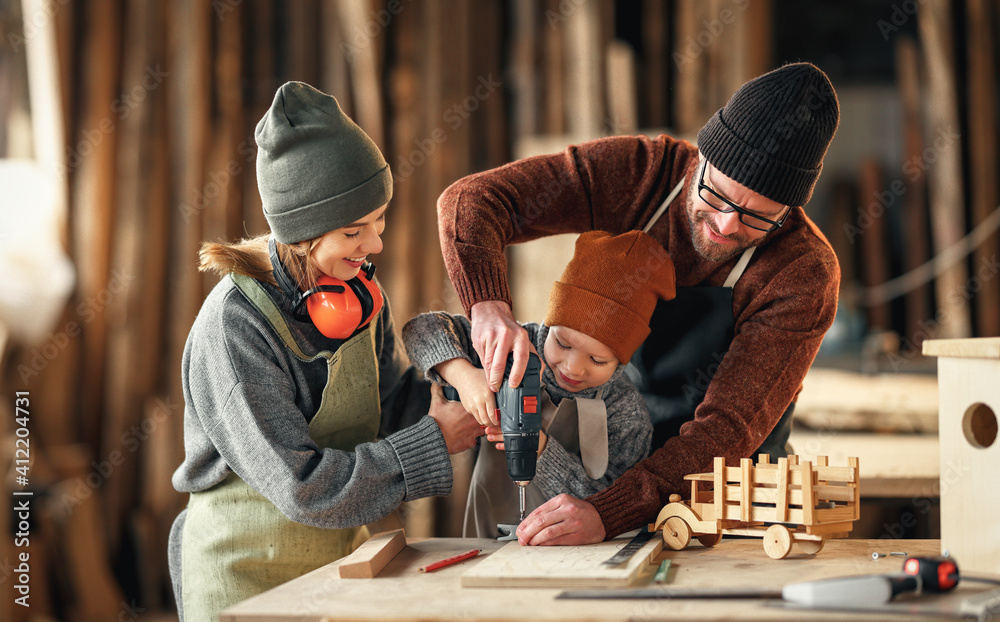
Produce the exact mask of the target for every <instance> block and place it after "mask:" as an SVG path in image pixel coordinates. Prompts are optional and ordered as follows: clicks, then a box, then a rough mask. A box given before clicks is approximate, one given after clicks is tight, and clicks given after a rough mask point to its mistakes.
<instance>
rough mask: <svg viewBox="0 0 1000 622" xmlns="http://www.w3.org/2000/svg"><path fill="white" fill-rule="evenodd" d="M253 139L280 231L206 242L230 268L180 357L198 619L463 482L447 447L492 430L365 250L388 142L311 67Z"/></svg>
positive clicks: (191, 590)
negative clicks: (381, 282) (362, 123)
mask: <svg viewBox="0 0 1000 622" xmlns="http://www.w3.org/2000/svg"><path fill="white" fill-rule="evenodd" d="M255 136H256V140H257V145H258V154H257V183H258V187H259V190H260V195H261V199H262V201H263V207H264V215H265V216H266V218H267V222H268V224H269V225H270V229H271V234H270V236H266V235H265V236H261V237H258V238H255V239H251V240H244V241H242V242H238V243H234V244H205V245H204V246H203V247H202V250H201V269H202V270H205V271H213V272H216V273H218V274H219V275H222V276H223V278H222V280H221V282H220V283H219V284H218V285H217V286H216V287H215V288H214V289H213V290H212V292H211V293H210V294H209V295H208V297H207V298H206V300H205V302H204V304H203V306H202V308H201V311H200V312H199V314H198V317H197V319H196V320H195V322H194V326H193V327H192V329H191V332H190V334H189V336H188V339H187V343H186V345H185V349H184V355H183V367H182V374H183V388H184V400H185V411H184V450H185V458H184V462H183V464H181V465H180V467H179V468H178V469H177V471H176V472H175V473H174V475H173V484H174V487H175V488H176V489H177V490H178V491H180V492H187V493H191V494H190V498H189V501H188V506H187V508H186V509H185V510H184V511H183V512H182V513H181V514H180V515H179V516H178V518H177V520H176V521H175V522H174V525H173V527H172V529H171V532H170V548H169V553H170V555H169V559H170V573H171V579H172V581H173V584H174V590H175V595H176V596H177V604H178V610H179V613H180V614H181V616H182V619H186V620H187V621H188V622H191V621H195V620H196V621H202V620H204V621H208V620H213V621H214V620H215V619H216V617H217V615H218V613H219V612H220V611H221V610H222V609H225V608H226V607H228V606H230V605H233V604H235V603H237V602H239V601H241V600H244V599H246V598H249V597H251V596H254V595H256V594H259V593H260V592H263V591H265V590H267V589H270V588H272V587H274V586H276V585H278V584H280V583H283V582H285V581H288V580H290V579H292V578H295V577H298V576H300V575H302V574H304V573H306V572H309V571H311V570H313V569H315V568H318V567H319V566H321V565H323V564H326V563H328V562H331V561H333V560H335V559H337V558H339V557H342V556H344V555H346V554H347V553H349V552H350V551H351V550H352V546H354V543H355V541H356V540H358V539H360V537H362V536H363V534H364V531H363V529H364V527H363V526H364V525H365V524H367V523H371V522H374V521H376V520H379V519H382V518H383V517H386V516H387V515H389V514H390V513H391V512H392V511H393V510H394V508H396V506H397V505H399V504H400V503H401V502H403V501H410V500H413V499H419V498H422V497H427V496H432V495H447V494H450V492H451V484H452V470H451V461H450V459H449V454H450V453H457V452H460V451H464V450H465V449H468V448H470V447H472V446H473V445H474V444H475V441H476V437H477V436H478V435H480V434H482V431H481V429H480V428H479V425H478V424H477V423H476V421H475V420H474V419H473V418H472V417H470V416H469V415H468V414H467V413H466V412H465V411H464V409H463V408H462V407H461V405H459V404H453V403H448V402H447V401H446V400H445V399H444V396H443V395H442V394H441V392H440V389H439V388H435V391H434V395H433V396H431V395H430V393H429V386H428V385H427V384H426V383H421V382H420V381H419V380H418V378H419V374H417V373H416V371H415V370H413V369H412V368H409V369H407V363H406V361H405V358H404V355H403V352H402V348H400V347H398V346H397V343H396V337H395V336H394V332H393V323H392V316H391V314H390V311H389V305H388V302H387V301H385V303H384V304H383V300H384V298H383V297H384V294H383V292H382V291H381V290H380V288H379V287H378V284H377V282H375V281H374V279H373V278H372V271H373V270H372V268H369V265H367V264H366V263H365V260H366V259H367V257H368V256H369V255H374V254H376V253H378V252H380V251H381V250H382V241H381V238H380V236H381V234H382V231H383V228H384V226H385V213H386V209H387V204H388V202H389V199H390V198H391V196H392V177H391V175H390V172H389V167H388V165H387V164H386V162H385V160H384V158H383V157H382V154H381V153H380V152H379V150H378V147H376V146H375V144H374V143H373V142H372V141H371V140H370V139H369V138H368V136H367V135H365V133H364V132H363V131H362V130H361V129H360V128H359V127H358V126H357V125H355V124H354V123H353V122H352V121H351V120H350V119H349V118H348V117H347V116H346V115H345V114H344V113H343V111H342V110H341V109H340V106H339V105H338V103H337V101H336V99H334V98H333V97H331V96H329V95H325V94H323V93H320V92H319V91H317V90H315V89H314V88H312V87H310V86H308V85H306V84H302V83H297V82H290V83H288V84H285V85H284V86H282V87H281V88H280V89H279V90H278V92H277V94H276V95H275V98H274V102H273V103H272V105H271V107H270V109H269V110H268V111H267V113H266V114H265V115H264V117H263V118H262V119H261V121H260V122H259V123H258V124H257V128H256V134H255ZM269 237H270V240H269ZM269 242H270V244H269ZM428 404H429V410H428ZM421 413H426V414H427V415H428V416H424V417H420V414H421ZM418 418H419V420H418V421H416V423H413V425H411V426H409V427H405V428H402V425H403V424H404V423H405V422H411V421H414V420H416V419H418ZM401 428H402V429H401ZM385 434H388V436H385V437H384V438H382V439H381V440H378V438H379V437H380V436H382V435H385Z"/></svg>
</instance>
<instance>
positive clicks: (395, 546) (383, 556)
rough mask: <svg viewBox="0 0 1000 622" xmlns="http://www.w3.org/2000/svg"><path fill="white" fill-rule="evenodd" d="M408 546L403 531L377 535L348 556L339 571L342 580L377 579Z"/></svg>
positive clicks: (398, 530)
mask: <svg viewBox="0 0 1000 622" xmlns="http://www.w3.org/2000/svg"><path fill="white" fill-rule="evenodd" d="M405 546H406V535H405V534H404V533H403V530H402V529H396V530H395V531H388V532H385V533H380V534H375V535H373V536H372V537H370V538H368V540H367V541H366V542H365V543H364V544H362V545H361V546H359V547H358V548H357V550H355V551H354V552H353V553H351V554H350V555H348V556H347V557H346V558H345V559H344V561H343V562H342V563H341V564H340V566H339V568H338V570H339V574H340V578H341V579H371V578H373V577H377V576H378V573H380V572H382V569H383V568H385V565H386V564H388V563H389V562H390V561H392V559H393V558H394V557H396V555H397V554H398V553H399V552H400V551H402V550H403V548H404V547H405Z"/></svg>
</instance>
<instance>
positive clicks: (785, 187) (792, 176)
mask: <svg viewBox="0 0 1000 622" xmlns="http://www.w3.org/2000/svg"><path fill="white" fill-rule="evenodd" d="M839 122H840V105H839V104H838V102H837V93H836V92H835V91H834V90H833V85H832V84H830V79H829V78H827V77H826V74H825V73H823V72H822V71H821V70H820V69H819V68H818V67H816V66H815V65H812V64H810V63H793V64H790V65H785V66H784V67H781V68H779V69H775V70H774V71H771V72H769V73H766V74H764V75H762V76H760V77H757V78H754V79H753V80H750V81H749V82H747V83H746V84H744V85H743V86H741V87H740V88H739V89H737V91H736V92H735V93H734V94H733V96H732V98H730V100H729V103H727V104H726V106H725V107H724V108H722V109H720V110H719V111H718V112H716V113H715V115H714V116H713V117H712V118H711V119H709V121H708V123H706V124H705V127H703V128H701V131H700V132H698V148H699V149H700V150H701V152H702V153H703V154H704V155H705V158H707V159H708V161H709V162H711V164H712V166H714V167H715V168H717V169H718V170H719V171H721V172H722V173H723V174H724V175H726V176H727V177H729V178H730V179H733V180H735V181H737V182H739V183H740V184H742V185H744V186H746V187H747V188H749V189H751V190H753V191H754V192H756V193H758V194H761V195H763V196H765V197H767V198H768V199H771V200H772V201H776V202H777V203H781V204H782V205H789V206H792V207H797V206H800V205H805V204H806V203H807V202H808V201H809V198H810V197H811V196H812V192H813V187H814V186H815V185H816V180H817V179H819V174H820V171H821V170H822V169H823V156H825V155H826V150H827V148H828V147H829V146H830V141H831V140H832V139H833V135H834V133H835V132H836V131H837V124H838V123H839Z"/></svg>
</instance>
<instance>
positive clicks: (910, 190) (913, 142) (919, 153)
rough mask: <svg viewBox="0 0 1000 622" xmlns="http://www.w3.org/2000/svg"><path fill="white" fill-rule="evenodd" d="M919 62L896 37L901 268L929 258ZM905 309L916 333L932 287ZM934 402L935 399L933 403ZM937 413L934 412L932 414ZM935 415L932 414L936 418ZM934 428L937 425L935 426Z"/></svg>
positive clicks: (914, 293) (910, 295)
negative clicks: (901, 172) (902, 176)
mask: <svg viewBox="0 0 1000 622" xmlns="http://www.w3.org/2000/svg"><path fill="white" fill-rule="evenodd" d="M919 65H920V61H919V58H918V52H917V44H916V42H915V41H913V39H911V38H909V37H898V38H897V39H896V84H898V85H899V98H900V105H901V109H902V124H903V161H904V162H910V163H913V164H914V166H910V167H908V169H907V171H906V172H907V175H906V179H905V181H904V182H903V183H904V184H906V185H905V187H904V188H905V190H906V194H905V195H904V196H903V203H902V205H903V213H904V214H906V215H907V217H906V218H904V219H903V232H904V235H903V242H904V247H903V270H904V272H909V271H911V270H915V269H917V267H919V266H921V265H923V264H924V263H925V262H926V261H927V260H928V259H930V248H929V246H928V240H929V237H930V233H929V232H928V218H929V216H928V212H927V209H928V206H927V190H926V184H927V172H926V169H925V167H924V166H920V165H917V163H920V162H921V161H922V158H923V157H924V156H923V153H924V137H923V127H922V121H923V115H922V112H921V106H922V104H923V96H922V94H921V92H920V67H919ZM904 301H905V309H906V319H905V321H906V334H907V335H918V334H920V332H919V331H921V326H922V323H923V322H926V321H927V320H928V319H929V318H930V317H931V287H930V284H929V283H924V284H920V285H918V286H916V287H914V288H913V289H912V290H911V291H909V292H907V293H906V295H905V298H904ZM935 403H936V402H935ZM935 414H936V413H935ZM936 419H937V417H936V416H935V420H936ZM935 429H937V428H935Z"/></svg>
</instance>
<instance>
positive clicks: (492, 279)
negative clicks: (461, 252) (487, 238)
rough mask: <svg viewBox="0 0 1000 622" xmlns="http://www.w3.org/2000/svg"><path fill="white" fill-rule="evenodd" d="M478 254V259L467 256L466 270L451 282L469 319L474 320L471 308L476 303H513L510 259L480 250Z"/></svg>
mask: <svg viewBox="0 0 1000 622" xmlns="http://www.w3.org/2000/svg"><path fill="white" fill-rule="evenodd" d="M476 254H477V256H476V257H474V258H473V257H467V258H466V259H465V261H463V264H464V265H466V266H467V269H463V270H461V271H459V272H456V273H454V274H452V275H451V283H452V285H454V287H455V293H457V294H458V299H459V300H460V301H462V307H463V308H464V309H465V315H466V316H467V317H471V314H472V305H474V304H476V303H477V302H484V301H487V300H499V301H500V302H506V303H507V304H508V305H510V304H511V299H510V288H509V287H508V285H507V260H506V258H505V257H504V255H503V253H495V252H492V251H484V250H483V249H482V248H478V249H477V252H476Z"/></svg>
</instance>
